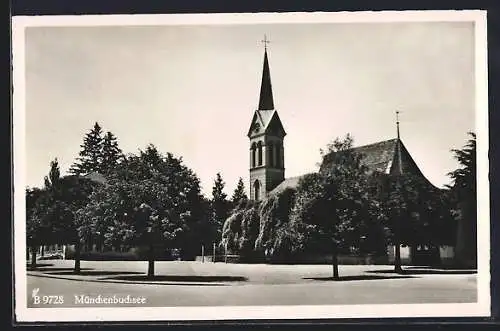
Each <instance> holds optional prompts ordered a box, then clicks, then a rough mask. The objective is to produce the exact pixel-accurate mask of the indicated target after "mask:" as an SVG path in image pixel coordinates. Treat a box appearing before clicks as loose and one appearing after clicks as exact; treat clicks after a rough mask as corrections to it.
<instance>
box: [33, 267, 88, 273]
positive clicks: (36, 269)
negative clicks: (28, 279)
mask: <svg viewBox="0 0 500 331" xmlns="http://www.w3.org/2000/svg"><path fill="white" fill-rule="evenodd" d="M73 270H74V268H73V267H67V268H44V267H42V268H34V269H33V268H28V271H40V272H51V271H56V272H57V271H71V272H73ZM80 270H93V269H92V268H80Z"/></svg>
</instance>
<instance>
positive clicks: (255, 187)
mask: <svg viewBox="0 0 500 331" xmlns="http://www.w3.org/2000/svg"><path fill="white" fill-rule="evenodd" d="M253 192H254V193H253V194H254V200H255V201H259V199H260V182H259V180H258V179H257V180H255V182H254V183H253Z"/></svg>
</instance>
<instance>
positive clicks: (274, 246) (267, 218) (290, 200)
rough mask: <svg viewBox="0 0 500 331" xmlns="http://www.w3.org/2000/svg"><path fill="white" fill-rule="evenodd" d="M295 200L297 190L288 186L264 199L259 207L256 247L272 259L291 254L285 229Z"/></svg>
mask: <svg viewBox="0 0 500 331" xmlns="http://www.w3.org/2000/svg"><path fill="white" fill-rule="evenodd" d="M294 201H295V190H294V189H291V188H288V189H285V190H283V191H281V192H279V193H277V194H275V195H271V196H270V197H268V198H267V199H266V200H264V201H263V202H262V204H261V206H260V208H259V216H260V223H259V231H258V237H257V238H256V239H255V249H256V250H257V251H259V252H261V253H264V255H265V256H267V257H268V258H271V259H274V260H275V259H280V258H286V257H287V256H288V255H289V254H288V253H289V250H288V247H287V246H286V244H285V242H284V241H285V239H284V235H285V233H284V231H286V230H285V229H286V228H287V227H288V223H289V219H290V212H291V210H292V207H293V205H294Z"/></svg>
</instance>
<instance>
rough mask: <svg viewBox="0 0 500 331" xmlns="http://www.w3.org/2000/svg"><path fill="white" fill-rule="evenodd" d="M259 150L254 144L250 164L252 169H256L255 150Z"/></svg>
mask: <svg viewBox="0 0 500 331" xmlns="http://www.w3.org/2000/svg"><path fill="white" fill-rule="evenodd" d="M256 149H257V146H256V145H255V143H253V144H252V147H251V154H250V164H251V165H252V168H255V150H256Z"/></svg>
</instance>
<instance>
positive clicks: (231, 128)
mask: <svg viewBox="0 0 500 331" xmlns="http://www.w3.org/2000/svg"><path fill="white" fill-rule="evenodd" d="M264 34H266V35H267V38H268V39H269V40H270V41H271V42H270V44H269V46H268V57H269V66H270V72H271V81H272V86H273V94H274V105H275V107H276V109H277V111H278V113H279V116H280V118H281V120H282V122H283V125H284V128H285V130H286V132H287V136H286V137H285V141H284V148H285V168H286V170H285V176H286V177H292V176H297V175H301V174H305V173H308V172H312V171H316V170H317V169H318V167H317V163H318V162H319V161H320V148H323V147H325V146H326V144H327V143H328V142H330V141H331V140H333V139H334V138H336V137H343V136H345V134H347V133H350V134H351V135H352V136H353V137H354V144H355V145H358V146H359V145H364V144H369V143H374V142H377V141H381V140H385V139H391V138H395V136H396V125H395V112H396V110H398V111H399V112H400V123H401V124H400V131H401V139H402V140H403V143H404V144H405V145H406V147H407V149H408V150H409V152H410V154H411V155H412V156H413V158H414V160H415V161H416V163H417V165H418V166H419V168H420V169H421V170H422V172H423V174H424V175H425V176H426V177H427V178H428V179H429V180H430V181H431V182H432V183H433V184H434V185H436V186H438V187H442V186H443V185H445V184H449V183H450V179H449V177H448V176H447V175H446V174H447V173H448V172H449V171H452V170H454V169H456V168H457V166H458V163H457V162H456V161H455V160H454V158H453V154H452V153H451V151H450V150H451V149H452V148H460V147H462V146H463V145H464V144H465V142H466V140H467V138H468V136H467V132H468V131H475V122H474V119H475V95H474V91H475V81H474V28H473V24H472V23H469V22H425V23H424V22H412V23H328V24H327V23H321V24H320V23H317V24H311V23H308V24H305V23H303V24H246V25H185V26H172V25H170V26H101V27H97V26H95V27H89V26H85V27H29V28H27V29H26V33H25V36H26V40H25V53H26V67H25V69H26V76H25V77H26V80H25V82H26V85H25V93H26V162H27V163H26V171H27V174H26V185H27V186H30V187H31V186H41V185H43V177H44V176H45V175H46V174H47V173H48V171H49V163H50V161H51V160H52V159H54V158H56V157H57V158H58V160H59V164H60V167H61V171H62V173H63V174H65V173H66V172H67V170H68V169H69V167H70V165H71V164H72V163H73V162H74V160H75V158H76V157H77V155H78V152H79V150H80V145H81V143H82V141H83V136H84V135H85V133H87V132H88V131H89V130H90V129H91V128H92V126H93V124H94V123H95V122H98V123H99V124H100V125H101V126H102V127H103V129H104V130H105V131H111V132H112V133H114V134H115V135H116V136H117V138H118V142H119V146H120V147H121V149H122V150H123V151H124V152H126V153H136V152H137V151H138V150H139V149H144V148H145V147H146V146H147V145H148V144H150V143H152V144H154V145H155V146H157V148H158V149H159V150H160V151H161V152H162V153H167V152H171V153H173V154H174V155H176V156H182V158H183V160H184V162H185V164H186V165H187V166H188V167H190V168H192V169H193V170H194V171H195V172H196V174H197V175H198V176H199V178H200V179H201V185H202V191H203V192H204V193H206V194H207V195H209V194H210V192H211V187H212V185H213V180H214V178H215V175H216V173H217V172H220V173H221V175H222V177H223V179H224V180H225V182H226V193H227V194H228V195H231V194H232V191H233V190H234V188H235V186H236V183H237V181H238V178H239V177H242V178H243V180H244V182H245V185H246V188H247V189H248V187H249V184H248V177H249V170H248V165H249V140H248V137H247V136H246V134H247V131H248V127H249V125H250V121H251V119H252V116H253V113H254V111H255V109H256V108H257V105H258V98H259V90H260V81H261V74H262V62H263V54H264V48H263V45H262V43H261V42H260V41H261V40H262V39H263V37H264Z"/></svg>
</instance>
